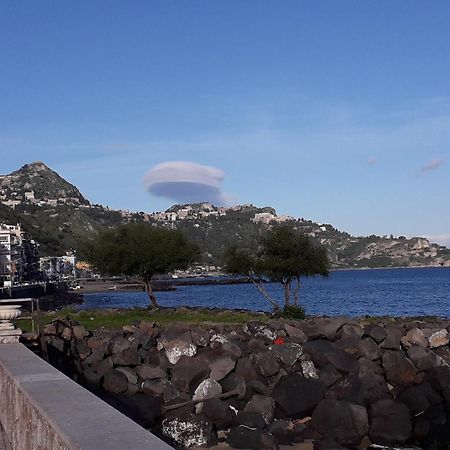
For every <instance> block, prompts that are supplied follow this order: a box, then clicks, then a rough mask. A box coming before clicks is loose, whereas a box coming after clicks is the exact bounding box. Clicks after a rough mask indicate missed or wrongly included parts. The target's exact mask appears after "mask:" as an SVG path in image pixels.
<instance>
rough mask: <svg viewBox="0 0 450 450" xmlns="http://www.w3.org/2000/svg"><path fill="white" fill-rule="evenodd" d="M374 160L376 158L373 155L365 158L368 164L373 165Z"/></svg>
mask: <svg viewBox="0 0 450 450" xmlns="http://www.w3.org/2000/svg"><path fill="white" fill-rule="evenodd" d="M376 162H377V160H376V159H375V158H374V157H373V156H369V158H368V159H367V163H368V164H369V166H373V165H374V164H375V163H376Z"/></svg>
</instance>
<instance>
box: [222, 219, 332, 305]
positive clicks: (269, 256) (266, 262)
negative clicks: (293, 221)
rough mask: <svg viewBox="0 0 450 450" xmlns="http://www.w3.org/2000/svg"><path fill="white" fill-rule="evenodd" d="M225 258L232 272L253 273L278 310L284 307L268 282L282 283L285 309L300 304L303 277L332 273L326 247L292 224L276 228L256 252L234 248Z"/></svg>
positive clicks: (237, 273)
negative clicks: (268, 288)
mask: <svg viewBox="0 0 450 450" xmlns="http://www.w3.org/2000/svg"><path fill="white" fill-rule="evenodd" d="M224 259H225V261H224V262H225V270H226V271H227V272H228V273H230V274H234V275H244V274H245V275H247V276H249V277H250V279H251V280H252V282H253V283H254V284H255V285H256V287H257V288H258V289H259V291H260V292H261V294H262V295H264V297H265V298H266V299H267V300H268V301H269V302H270V303H271V305H272V306H273V308H274V309H275V310H279V309H280V303H279V302H278V301H277V300H276V299H274V298H272V297H271V296H270V295H269V293H268V292H267V290H266V289H265V286H264V284H265V282H266V281H268V280H269V281H273V282H277V283H280V284H281V286H282V287H283V290H284V308H285V309H287V308H289V307H291V306H296V307H298V306H299V298H298V293H299V289H300V286H301V277H304V276H316V275H320V276H328V273H329V260H328V255H327V251H326V249H325V248H324V247H321V246H317V245H315V244H314V243H313V241H312V240H311V239H310V238H309V237H308V236H305V235H302V234H300V233H298V232H297V231H296V230H294V229H293V228H292V227H291V226H288V225H280V226H276V227H274V228H272V229H271V230H270V231H269V232H268V233H267V235H266V236H265V237H264V238H263V239H262V240H261V242H260V248H259V250H258V251H257V252H256V253H251V252H248V251H245V250H243V249H238V248H237V247H232V248H230V249H228V251H227V252H226V253H225V258H224Z"/></svg>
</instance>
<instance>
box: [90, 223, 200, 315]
mask: <svg viewBox="0 0 450 450" xmlns="http://www.w3.org/2000/svg"><path fill="white" fill-rule="evenodd" d="M85 253H86V259H87V260H88V261H89V262H90V263H91V264H92V265H93V267H94V268H95V269H96V270H98V271H99V272H100V273H103V274H109V275H128V276H135V277H136V278H137V279H138V280H139V281H140V282H141V283H142V285H143V288H144V290H145V291H146V292H147V294H148V296H149V299H150V302H151V304H152V306H154V307H157V306H158V303H157V300H156V296H155V294H154V292H153V289H152V286H151V280H152V278H153V277H154V276H155V275H164V274H167V273H169V272H172V271H174V270H179V269H186V268H187V267H188V266H189V265H190V264H191V263H193V262H194V261H195V260H196V259H197V258H198V256H199V250H198V247H197V245H196V244H195V243H192V242H189V241H187V240H186V239H185V237H184V236H183V234H182V233H181V232H179V231H174V230H166V229H164V228H155V227H152V226H150V225H147V224H143V223H135V224H127V225H122V226H119V227H117V228H114V229H110V230H107V231H104V232H101V233H99V234H98V236H97V237H96V238H95V239H94V240H92V241H89V242H88V243H86V248H85Z"/></svg>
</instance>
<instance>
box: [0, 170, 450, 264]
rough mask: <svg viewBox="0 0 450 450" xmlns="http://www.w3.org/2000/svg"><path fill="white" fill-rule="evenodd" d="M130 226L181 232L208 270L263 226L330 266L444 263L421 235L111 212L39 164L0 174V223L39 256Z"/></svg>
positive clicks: (203, 211) (199, 208)
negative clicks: (314, 246)
mask: <svg viewBox="0 0 450 450" xmlns="http://www.w3.org/2000/svg"><path fill="white" fill-rule="evenodd" d="M130 221H135V222H147V223H149V224H153V225H159V226H164V227H169V228H178V229H180V230H182V231H183V232H184V233H185V234H186V235H187V236H188V237H189V238H191V239H194V240H196V241H197V242H198V243H199V245H200V247H201V249H202V251H203V262H204V264H207V265H216V266H217V265H220V264H221V255H222V253H223V250H224V249H225V248H226V247H228V246H230V245H234V244H238V245H240V246H244V247H248V248H252V247H255V246H256V245H257V242H258V240H259V238H260V236H261V235H262V234H263V233H264V232H265V230H266V229H267V227H269V226H272V224H274V223H276V222H278V223H280V222H283V223H284V222H286V223H290V224H291V225H292V226H294V227H296V228H297V229H298V230H299V231H300V232H302V233H305V234H308V235H309V236H311V238H313V239H314V240H316V241H317V242H318V243H320V244H322V245H324V246H325V247H326V248H327V249H328V252H329V255H330V258H331V260H332V263H333V266H334V267H335V268H355V267H356V268H363V267H415V266H450V250H449V249H447V248H445V247H443V246H439V245H437V244H432V243H430V242H429V241H428V240H427V239H425V238H422V237H415V238H411V239H407V238H405V237H402V236H400V237H397V238H394V237H393V236H389V237H387V236H383V237H380V236H375V235H372V236H364V237H355V236H351V235H350V234H348V233H346V232H342V231H339V230H337V229H335V228H334V227H333V226H332V225H330V224H318V223H316V222H314V221H312V220H306V219H303V218H302V219H297V218H293V217H287V216H278V215H277V213H276V211H275V209H274V208H272V207H270V206H266V207H264V208H259V207H257V206H254V205H240V206H235V207H231V208H218V207H216V206H214V205H211V204H210V203H207V202H205V203H196V204H185V205H174V206H172V207H170V208H168V209H167V210H166V211H163V212H159V213H152V214H150V213H143V212H130V211H115V210H111V209H109V208H108V207H103V206H100V205H93V204H91V203H90V202H89V200H88V199H86V198H85V197H84V196H83V195H82V194H81V192H80V191H79V189H78V188H77V187H76V186H74V185H73V184H71V183H69V182H67V181H66V180H65V179H64V178H62V177H61V176H60V175H59V174H58V173H56V172H55V171H53V170H52V169H50V168H49V167H48V166H47V165H46V164H45V163H43V162H42V161H35V162H33V163H30V164H26V165H24V166H23V167H21V168H20V169H19V170H16V171H14V172H12V173H11V174H8V175H3V176H0V222H14V223H16V222H21V223H22V224H23V226H24V228H25V229H26V230H27V231H28V232H29V233H30V234H31V236H32V237H34V238H35V239H36V240H37V241H38V242H39V243H40V251H41V253H42V254H43V255H57V254H63V253H64V252H65V251H68V250H72V249H74V250H78V251H80V250H82V246H81V243H82V242H83V241H84V240H86V239H87V238H89V236H92V234H93V233H96V232H98V231H100V230H103V229H105V228H108V227H113V226H117V225H120V224H122V223H127V222H130Z"/></svg>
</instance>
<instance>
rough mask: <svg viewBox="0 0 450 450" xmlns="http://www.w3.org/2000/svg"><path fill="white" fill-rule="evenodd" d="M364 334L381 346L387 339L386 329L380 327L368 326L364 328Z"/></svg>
mask: <svg viewBox="0 0 450 450" xmlns="http://www.w3.org/2000/svg"><path fill="white" fill-rule="evenodd" d="M364 334H365V335H366V336H369V337H371V338H372V339H373V340H374V341H375V342H376V343H378V344H380V343H381V342H383V340H384V339H385V337H386V329H385V328H384V327H381V326H379V325H367V326H366V327H364Z"/></svg>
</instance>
